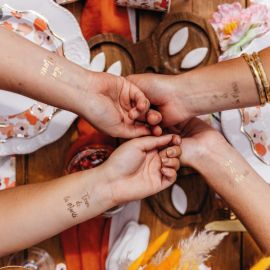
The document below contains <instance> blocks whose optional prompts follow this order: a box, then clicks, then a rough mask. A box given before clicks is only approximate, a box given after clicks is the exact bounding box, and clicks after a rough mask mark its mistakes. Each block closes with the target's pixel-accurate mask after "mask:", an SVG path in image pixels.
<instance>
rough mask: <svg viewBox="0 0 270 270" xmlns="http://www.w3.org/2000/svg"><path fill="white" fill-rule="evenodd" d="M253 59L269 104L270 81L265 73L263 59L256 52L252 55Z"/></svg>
mask: <svg viewBox="0 0 270 270" xmlns="http://www.w3.org/2000/svg"><path fill="white" fill-rule="evenodd" d="M252 57H253V60H254V62H255V64H256V66H257V70H258V71H259V74H260V77H261V81H262V84H263V87H264V92H265V95H266V99H267V102H270V84H269V80H268V78H267V75H266V73H265V70H264V67H263V64H262V61H261V58H260V56H259V54H258V53H257V52H254V53H253V54H252Z"/></svg>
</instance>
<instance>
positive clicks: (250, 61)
mask: <svg viewBox="0 0 270 270" xmlns="http://www.w3.org/2000/svg"><path fill="white" fill-rule="evenodd" d="M243 58H244V59H245V61H246V62H247V64H248V65H249V68H250V71H251V73H252V75H253V78H254V80H255V83H256V87H257V91H258V95H259V98H260V103H261V106H264V105H265V104H266V102H267V100H266V95H265V91H264V87H263V84H262V80H261V77H260V74H259V71H258V70H257V68H256V64H255V63H254V61H253V58H252V57H251V56H250V55H248V54H246V53H244V54H243Z"/></svg>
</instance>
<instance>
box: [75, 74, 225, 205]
mask: <svg viewBox="0 0 270 270" xmlns="http://www.w3.org/2000/svg"><path fill="white" fill-rule="evenodd" d="M172 78H173V77H172V76H164V75H153V74H142V75H132V76H129V77H128V78H123V77H116V76H113V75H110V74H107V73H97V74H95V75H94V76H91V79H90V80H91V81H90V82H89V85H91V86H95V87H91V88H90V87H89V89H88V90H87V93H86V94H85V98H84V99H83V100H82V101H81V104H80V106H81V108H82V109H81V115H83V116H84V117H85V118H86V119H87V120H88V121H89V122H90V123H92V124H93V125H94V126H95V127H96V128H97V129H99V130H100V131H102V132H104V133H107V134H108V135H110V136H113V137H120V138H125V139H132V140H129V141H128V142H126V143H124V144H122V145H121V146H120V147H119V148H118V149H116V150H115V151H114V153H113V154H112V155H111V157H110V158H109V159H108V160H107V161H106V162H105V163H104V164H103V165H101V166H100V167H98V171H99V173H100V174H101V179H104V181H103V189H102V190H103V192H104V191H105V192H107V193H108V196H110V198H111V201H112V205H111V206H114V205H117V204H121V203H125V202H127V201H131V200H137V199H142V198H145V197H147V196H150V195H152V194H155V193H157V192H160V191H161V190H163V189H165V188H167V187H169V186H170V185H171V184H172V183H173V182H174V181H175V180H176V178H177V171H178V170H179V168H180V160H181V163H183V164H184V165H188V166H193V163H192V162H191V161H194V160H196V159H199V158H201V156H202V155H203V154H204V152H205V151H206V150H207V149H209V146H210V144H211V143H212V141H213V140H215V139H219V138H218V137H221V136H220V135H219V134H218V132H215V131H214V130H212V129H211V128H210V127H209V126H208V125H206V124H205V123H204V122H202V121H200V120H199V119H196V118H194V116H195V115H194V114H193V113H192V112H191V111H189V110H188V108H187V107H186V106H185V104H183V100H182V99H181V96H179V97H178V96H177V95H178V94H177V92H176V91H175V89H176V88H183V87H185V86H184V85H179V86H177V87H176V86H175V85H174V82H173V80H172ZM178 92H179V93H181V91H178ZM150 104H152V105H154V106H153V107H154V108H156V110H155V109H152V108H151V107H150ZM161 126H162V127H163V128H166V133H169V134H168V135H162V133H163V130H162V128H161ZM176 130H177V134H175V131H176ZM180 136H181V137H182V138H181V137H180ZM206 137H207V138H208V139H205V138H206ZM220 139H221V138H220ZM181 148H182V150H181ZM181 153H182V154H181ZM193 167H196V166H193Z"/></svg>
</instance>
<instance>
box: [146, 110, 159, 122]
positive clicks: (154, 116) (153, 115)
mask: <svg viewBox="0 0 270 270" xmlns="http://www.w3.org/2000/svg"><path fill="white" fill-rule="evenodd" d="M146 120H147V122H148V124H149V125H151V126H157V125H158V124H159V123H160V122H161V121H162V115H161V113H160V112H158V111H155V110H153V109H150V110H149V112H148V113H147V115H146Z"/></svg>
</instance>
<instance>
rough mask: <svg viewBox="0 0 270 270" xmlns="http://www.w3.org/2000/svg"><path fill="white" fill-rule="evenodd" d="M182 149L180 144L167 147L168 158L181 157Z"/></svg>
mask: <svg viewBox="0 0 270 270" xmlns="http://www.w3.org/2000/svg"><path fill="white" fill-rule="evenodd" d="M181 153H182V151H181V148H180V146H171V147H169V148H167V149H166V155H167V157H168V158H178V157H180V155H181Z"/></svg>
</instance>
